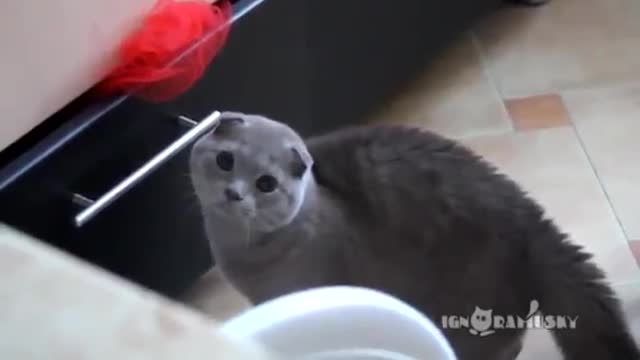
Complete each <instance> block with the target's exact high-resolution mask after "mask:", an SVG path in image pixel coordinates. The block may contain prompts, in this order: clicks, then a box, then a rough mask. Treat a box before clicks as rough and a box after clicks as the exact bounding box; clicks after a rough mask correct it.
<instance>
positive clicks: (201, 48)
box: [97, 0, 232, 102]
mask: <svg viewBox="0 0 640 360" xmlns="http://www.w3.org/2000/svg"><path fill="white" fill-rule="evenodd" d="M231 16H232V9H231V4H230V3H229V1H228V0H222V1H219V2H217V3H215V4H214V5H211V4H210V3H207V2H204V1H184V0H183V1H176V0H159V1H158V3H157V4H156V5H155V7H154V8H153V9H152V10H151V12H150V13H149V14H148V15H147V17H146V18H145V20H144V23H143V24H142V26H141V27H140V28H139V29H138V30H137V31H135V32H134V33H133V34H131V35H130V36H129V37H128V38H126V39H125V40H124V41H123V42H122V43H121V45H120V49H119V53H118V55H119V61H118V62H119V65H118V66H117V67H116V68H115V69H114V70H113V71H112V72H111V74H110V75H108V76H107V77H106V78H105V79H104V80H103V81H102V82H101V83H100V84H99V85H98V87H97V90H98V91H99V92H100V93H102V94H113V93H118V92H132V93H133V94H134V95H137V96H139V97H141V98H143V99H145V100H147V101H152V102H163V101H168V100H171V99H173V98H175V97H177V96H179V95H181V94H182V93H184V92H185V91H187V90H188V89H189V88H191V86H192V85H193V84H194V83H195V82H196V81H197V80H198V79H199V78H200V77H201V76H202V74H203V73H204V71H205V70H206V68H207V66H208V65H209V63H211V61H212V60H213V58H214V57H215V56H216V55H217V54H218V52H219V51H220V50H221V49H222V47H223V46H224V44H225V42H226V40H227V36H228V34H229V26H230V23H231Z"/></svg>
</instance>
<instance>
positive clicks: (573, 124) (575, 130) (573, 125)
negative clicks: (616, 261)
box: [558, 93, 631, 251]
mask: <svg viewBox="0 0 640 360" xmlns="http://www.w3.org/2000/svg"><path fill="white" fill-rule="evenodd" d="M558 95H559V96H560V98H561V99H562V102H563V103H564V94H562V93H560V94H558ZM564 106H565V110H566V111H567V115H569V120H571V121H570V123H571V128H572V129H573V134H574V135H575V137H576V140H578V143H579V144H580V147H581V148H582V153H583V154H584V156H585V157H586V158H587V161H588V162H589V166H590V167H591V171H592V173H593V175H594V176H595V177H596V180H597V181H598V184H600V190H601V191H602V193H603V195H604V196H605V198H606V199H607V203H608V204H609V210H610V211H611V214H612V215H613V216H614V217H615V219H616V223H617V224H618V227H619V228H620V231H622V235H624V237H625V239H626V240H627V244H629V245H630V240H631V238H630V237H629V234H627V231H626V230H625V227H624V224H622V221H621V220H620V216H619V215H618V212H617V211H616V209H615V207H614V206H613V201H612V200H611V196H610V195H609V193H608V192H607V189H606V187H605V185H604V182H603V181H602V177H601V176H600V173H599V172H598V169H597V168H596V164H595V162H594V161H593V159H592V158H591V155H589V152H588V151H587V144H586V143H585V141H584V139H583V138H582V136H580V131H579V130H578V126H577V125H576V122H575V121H573V114H572V112H571V110H570V109H569V108H568V107H567V105H566V103H564ZM629 251H631V248H629Z"/></svg>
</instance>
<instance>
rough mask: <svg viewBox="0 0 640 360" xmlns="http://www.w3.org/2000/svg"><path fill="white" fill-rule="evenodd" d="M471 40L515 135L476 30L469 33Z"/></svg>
mask: <svg viewBox="0 0 640 360" xmlns="http://www.w3.org/2000/svg"><path fill="white" fill-rule="evenodd" d="M469 38H470V40H471V45H472V46H473V49H474V51H475V53H476V55H477V56H478V60H479V62H480V67H481V68H482V73H483V75H484V77H485V79H486V80H487V82H488V83H489V86H490V87H491V88H492V89H493V94H494V96H495V97H496V100H498V102H499V103H500V108H501V109H502V113H503V115H504V116H505V118H506V119H507V120H508V122H509V128H510V129H511V132H512V133H514V132H516V128H515V124H514V122H513V119H512V118H511V114H510V113H509V111H508V110H507V105H506V104H505V97H504V94H503V93H502V91H501V90H500V88H499V87H498V84H497V83H496V81H495V79H494V77H493V73H492V72H491V69H490V66H489V60H488V59H487V57H486V56H485V49H484V47H483V46H482V41H481V40H480V38H479V37H478V35H477V34H476V33H475V31H474V30H471V31H470V32H469Z"/></svg>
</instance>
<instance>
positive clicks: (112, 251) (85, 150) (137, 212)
mask: <svg viewBox="0 0 640 360" xmlns="http://www.w3.org/2000/svg"><path fill="white" fill-rule="evenodd" d="M271 1H273V0H271ZM271 1H269V0H266V1H264V2H262V1H260V0H241V1H236V2H234V9H235V12H236V14H244V15H243V16H242V17H239V18H238V20H237V21H236V22H235V23H234V25H233V27H232V33H231V34H232V36H231V38H230V39H229V43H228V44H229V45H228V47H229V49H228V50H227V49H225V50H224V54H225V56H226V58H227V59H229V58H231V59H230V60H231V61H227V62H224V61H223V62H218V61H216V62H215V63H214V64H213V66H212V67H211V68H212V69H213V68H216V69H217V70H215V71H218V72H219V73H220V74H224V77H221V79H217V78H213V79H211V78H207V79H203V81H205V82H207V83H208V85H207V87H206V91H202V89H201V90H200V92H198V91H196V93H198V94H199V96H200V100H201V101H199V102H198V105H199V106H195V104H193V103H190V102H188V101H187V102H180V101H176V102H173V103H169V104H163V105H157V104H149V103H144V102H142V101H138V100H135V99H131V98H129V99H126V100H124V101H120V102H113V103H111V104H110V105H109V106H97V108H98V109H97V110H94V111H91V110H86V111H85V112H84V113H74V114H73V116H69V115H68V114H67V113H66V112H64V111H63V113H64V117H65V118H66V117H68V118H69V119H68V120H64V119H63V120H64V121H62V123H63V125H62V127H61V128H59V129H57V130H56V131H54V132H53V133H51V134H49V135H48V136H47V137H45V139H44V140H42V141H40V142H39V143H38V144H37V145H36V146H33V147H31V148H29V149H28V151H27V152H26V153H23V154H22V156H21V157H20V158H19V159H17V160H16V161H13V162H12V163H11V164H10V165H9V166H7V167H4V168H0V222H4V223H7V224H9V225H12V226H14V227H16V228H18V229H20V230H22V231H25V232H26V233H28V234H31V235H33V236H34V237H36V238H38V239H41V240H43V241H45V242H47V243H50V244H52V245H54V246H57V247H59V248H61V249H64V250H66V251H68V252H70V253H71V254H74V255H76V256H78V257H80V258H83V259H85V260H87V261H89V262H91V263H94V264H96V265H98V266H101V267H103V268H105V269H107V270H109V271H111V272H113V273H115V274H118V275H120V276H122V277H124V278H127V279H129V280H131V281H133V282H136V283H138V284H141V285H143V286H145V287H147V288H150V289H152V290H155V291H157V292H160V293H162V294H165V295H168V296H170V297H176V296H178V295H179V294H180V293H181V292H182V291H184V290H185V289H186V288H188V287H189V286H190V285H191V284H192V283H193V282H194V281H195V280H196V279H197V278H198V276H200V275H201V274H203V273H204V272H205V271H206V270H207V269H208V268H209V267H210V266H211V265H212V263H213V261H212V259H211V255H210V249H209V246H208V242H207V239H206V237H205V235H204V230H203V225H202V220H201V214H200V209H199V205H198V203H197V199H196V197H195V194H194V192H193V188H192V186H191V182H190V179H189V176H188V175H189V169H188V156H189V150H190V147H187V148H186V149H184V150H182V151H181V152H180V153H179V154H177V155H176V156H174V157H173V158H171V160H169V161H168V162H166V163H164V164H163V165H162V166H161V167H160V168H159V169H157V170H156V171H154V172H153V173H152V174H151V175H149V176H148V177H146V178H145V179H144V180H143V181H142V182H140V183H138V184H137V185H136V186H134V187H133V189H132V190H130V191H128V192H127V193H126V194H125V195H124V196H122V197H121V198H119V199H118V200H116V201H115V202H114V203H113V204H111V205H110V206H108V208H106V209H105V210H104V211H102V212H101V213H99V214H98V215H97V216H96V217H95V218H94V219H92V220H90V221H89V222H88V223H86V224H85V225H83V226H81V227H77V226H75V224H74V222H73V220H74V217H75V216H76V215H77V214H78V213H79V212H80V211H81V210H82V206H81V205H78V204H76V203H74V201H73V198H74V194H81V195H83V196H85V197H87V198H89V199H97V198H99V197H100V195H102V194H104V193H106V192H107V191H108V190H109V189H111V188H112V187H113V186H115V185H116V184H117V183H118V182H120V181H121V180H123V179H124V178H125V177H127V176H128V175H129V174H131V173H132V172H133V171H135V170H136V169H137V168H139V167H140V166H141V165H142V164H144V163H145V162H146V161H148V160H150V159H151V158H152V157H153V156H154V155H156V154H157V153H158V152H160V151H161V150H162V149H163V148H165V147H166V146H167V145H169V144H170V143H171V142H173V141H175V140H176V139H177V138H179V137H180V136H181V135H183V134H184V133H185V132H186V131H188V129H189V128H187V127H185V126H184V125H182V124H180V123H179V122H178V121H177V116H178V115H187V116H190V117H192V118H193V119H195V120H196V121H198V120H200V119H202V118H203V117H205V116H206V115H208V114H210V113H211V112H213V111H214V110H217V109H219V108H218V106H219V105H226V106H225V107H224V108H220V109H221V110H225V109H230V108H235V109H242V110H245V111H251V110H258V109H255V108H254V106H253V105H255V104H256V103H263V100H262V97H261V96H258V93H257V92H256V91H254V92H251V91H249V92H243V91H242V87H237V83H236V82H234V80H233V79H243V78H244V79H246V75H247V74H246V72H245V69H246V68H245V67H243V66H237V65H238V63H237V62H235V61H233V59H245V60H247V56H245V54H247V52H249V53H251V52H252V50H247V49H252V46H253V45H252V44H253V41H254V39H253V36H252V35H253V34H251V32H247V31H244V30H243V29H244V28H245V27H246V26H250V25H251V24H254V25H255V24H256V21H258V23H261V22H262V23H264V19H262V18H260V17H261V16H263V15H261V14H265V13H264V11H258V10H260V9H262V8H263V7H264V6H265V4H271V3H272V2H271ZM273 3H275V4H277V2H273ZM258 4H261V5H259V6H257V7H254V5H258ZM247 9H251V10H250V11H249V12H246V11H245V10H247ZM254 13H255V14H256V15H254ZM254 17H258V18H259V20H252V18H254ZM260 19H262V20H260ZM254 31H255V28H254ZM265 46H267V45H265ZM247 61H248V60H247ZM278 64H280V62H277V63H276V64H273V63H272V64H271V66H274V67H275V68H272V69H267V68H262V69H261V72H265V73H270V74H272V73H274V72H275V73H277V72H279V71H280V69H281V68H279V67H278V66H277V65H278ZM280 65H282V64H280ZM210 71H213V70H210ZM251 74H253V73H251ZM270 76H275V75H273V74H272V75H270ZM254 80H255V81H258V82H259V83H262V80H261V79H258V78H256V79H254ZM230 88H233V89H236V91H233V92H231V91H228V90H229V89H230ZM251 88H252V89H254V90H260V89H257V88H256V87H254V86H252V87H251ZM206 99H209V100H208V101H202V100H206ZM231 99H233V100H231ZM284 99H287V96H283V97H282V100H284ZM282 104H283V102H279V105H278V106H279V107H280V108H283V106H282ZM54 118H55V116H54ZM59 120H60V119H56V123H57V122H59Z"/></svg>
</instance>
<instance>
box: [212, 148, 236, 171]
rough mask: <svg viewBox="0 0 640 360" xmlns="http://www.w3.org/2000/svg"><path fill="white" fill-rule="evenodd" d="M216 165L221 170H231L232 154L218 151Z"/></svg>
mask: <svg viewBox="0 0 640 360" xmlns="http://www.w3.org/2000/svg"><path fill="white" fill-rule="evenodd" d="M216 164H217V165H218V167H219V168H220V169H221V170H224V171H231V170H233V154H232V153H230V152H228V151H220V152H219V153H218V155H217V156H216Z"/></svg>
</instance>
